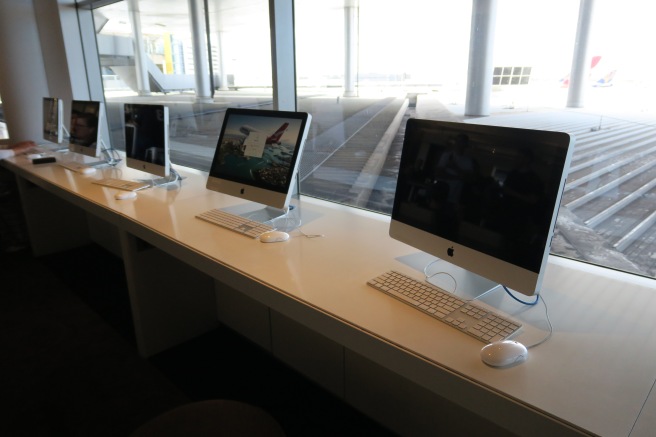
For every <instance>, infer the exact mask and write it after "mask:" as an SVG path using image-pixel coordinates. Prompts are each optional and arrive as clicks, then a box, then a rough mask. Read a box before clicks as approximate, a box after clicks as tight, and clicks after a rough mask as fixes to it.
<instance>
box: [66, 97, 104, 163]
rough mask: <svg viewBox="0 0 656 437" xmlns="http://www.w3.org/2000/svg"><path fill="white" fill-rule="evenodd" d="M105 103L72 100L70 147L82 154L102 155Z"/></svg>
mask: <svg viewBox="0 0 656 437" xmlns="http://www.w3.org/2000/svg"><path fill="white" fill-rule="evenodd" d="M103 117H104V114H103V104H102V103H101V102H97V101H92V100H73V101H72V102H71V125H70V126H71V129H70V139H69V142H68V149H69V150H70V151H71V152H75V153H80V154H82V155H86V156H91V157H97V156H100V150H101V148H100V144H101V138H100V132H101V121H102V119H103Z"/></svg>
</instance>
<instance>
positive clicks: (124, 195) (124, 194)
mask: <svg viewBox="0 0 656 437" xmlns="http://www.w3.org/2000/svg"><path fill="white" fill-rule="evenodd" d="M135 197H137V193H135V192H134V191H121V192H120V193H116V194H115V195H114V199H116V200H125V199H134V198H135Z"/></svg>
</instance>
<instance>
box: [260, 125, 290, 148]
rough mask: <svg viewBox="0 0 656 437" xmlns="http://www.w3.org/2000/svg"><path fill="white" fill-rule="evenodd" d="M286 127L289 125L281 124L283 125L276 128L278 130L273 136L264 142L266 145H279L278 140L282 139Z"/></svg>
mask: <svg viewBox="0 0 656 437" xmlns="http://www.w3.org/2000/svg"><path fill="white" fill-rule="evenodd" d="M288 126H289V123H283V125H282V126H280V127H279V128H278V130H277V131H276V132H275V133H274V134H273V135H271V136H270V137H268V138H267V140H266V142H267V144H273V143H278V144H280V138H282V134H284V133H285V131H286V130H287V127H288Z"/></svg>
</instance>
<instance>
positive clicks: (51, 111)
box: [43, 97, 64, 144]
mask: <svg viewBox="0 0 656 437" xmlns="http://www.w3.org/2000/svg"><path fill="white" fill-rule="evenodd" d="M63 117H64V101H63V100H62V99H58V98H55V97H44V98H43V139H44V140H46V141H50V142H51V143H56V144H59V143H61V142H62V141H63V139H64V138H63V136H64V129H63V128H64V123H63V121H64V119H63Z"/></svg>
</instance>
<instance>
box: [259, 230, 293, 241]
mask: <svg viewBox="0 0 656 437" xmlns="http://www.w3.org/2000/svg"><path fill="white" fill-rule="evenodd" d="M287 240H289V234H288V233H287V232H282V231H268V232H265V233H263V234H262V235H260V241H261V242H262V243H277V242H279V241H287Z"/></svg>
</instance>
